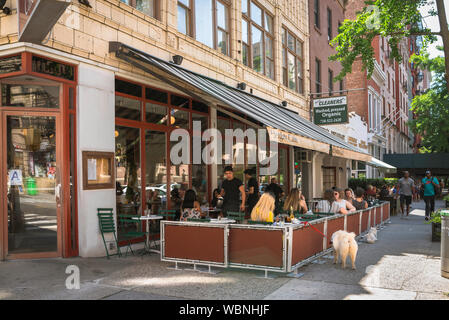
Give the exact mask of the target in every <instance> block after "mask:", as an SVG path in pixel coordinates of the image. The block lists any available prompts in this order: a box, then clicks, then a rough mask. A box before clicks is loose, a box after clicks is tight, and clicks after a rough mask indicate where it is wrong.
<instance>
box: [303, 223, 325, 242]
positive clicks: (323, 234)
mask: <svg viewBox="0 0 449 320" xmlns="http://www.w3.org/2000/svg"><path fill="white" fill-rule="evenodd" d="M301 223H302V224H304V225H309V226H310V227H311V228H312V229H313V230H315V231H316V232H318V233H319V234H321V235H322V236H323V237H325V238H326V239H327V237H326V236H325V235H324V233H322V232H321V231H320V230H318V229H317V228H315V227H314V226H312V225H311V224H310V223H309V221H301Z"/></svg>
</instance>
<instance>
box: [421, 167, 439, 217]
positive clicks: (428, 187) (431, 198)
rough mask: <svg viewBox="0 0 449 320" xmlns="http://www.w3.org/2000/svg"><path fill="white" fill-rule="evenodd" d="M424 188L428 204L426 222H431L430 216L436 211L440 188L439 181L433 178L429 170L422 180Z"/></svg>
mask: <svg viewBox="0 0 449 320" xmlns="http://www.w3.org/2000/svg"><path fill="white" fill-rule="evenodd" d="M422 187H423V188H424V202H425V203H426V218H425V219H426V221H427V220H429V218H430V214H431V213H432V212H433V211H435V194H436V192H435V191H436V189H437V188H438V187H439V183H438V179H437V178H435V177H432V174H431V172H430V171H429V170H427V171H426V176H425V177H424V179H422Z"/></svg>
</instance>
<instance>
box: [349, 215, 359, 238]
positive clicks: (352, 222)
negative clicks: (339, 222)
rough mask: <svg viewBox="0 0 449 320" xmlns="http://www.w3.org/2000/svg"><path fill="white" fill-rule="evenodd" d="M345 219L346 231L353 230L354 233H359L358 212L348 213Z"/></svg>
mask: <svg viewBox="0 0 449 320" xmlns="http://www.w3.org/2000/svg"><path fill="white" fill-rule="evenodd" d="M346 219H347V220H346V231H347V232H354V233H355V234H356V235H359V221H360V213H356V214H348V216H347V217H346Z"/></svg>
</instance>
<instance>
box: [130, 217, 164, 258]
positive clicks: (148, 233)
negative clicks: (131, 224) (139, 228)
mask: <svg viewBox="0 0 449 320" xmlns="http://www.w3.org/2000/svg"><path fill="white" fill-rule="evenodd" d="M163 218H164V217H162V216H157V215H154V214H153V215H152V214H148V215H145V216H139V217H133V220H140V221H147V223H146V229H147V230H146V231H147V239H146V244H147V250H148V253H150V252H155V253H161V251H160V250H156V249H150V222H151V221H154V220H161V219H163ZM153 244H154V240H153Z"/></svg>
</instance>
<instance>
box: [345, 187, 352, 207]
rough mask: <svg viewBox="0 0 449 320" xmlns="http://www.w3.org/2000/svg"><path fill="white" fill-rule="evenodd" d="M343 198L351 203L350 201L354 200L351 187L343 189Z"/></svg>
mask: <svg viewBox="0 0 449 320" xmlns="http://www.w3.org/2000/svg"><path fill="white" fill-rule="evenodd" d="M345 200H346V201H348V202H349V203H351V204H352V201H353V200H354V191H352V189H351V188H346V189H345Z"/></svg>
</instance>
